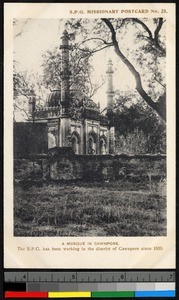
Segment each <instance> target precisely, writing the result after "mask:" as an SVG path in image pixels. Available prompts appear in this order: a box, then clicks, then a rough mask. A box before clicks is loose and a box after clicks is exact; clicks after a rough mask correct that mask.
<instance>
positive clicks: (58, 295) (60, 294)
mask: <svg viewBox="0 0 179 300" xmlns="http://www.w3.org/2000/svg"><path fill="white" fill-rule="evenodd" d="M48 298H91V292H49V293H48Z"/></svg>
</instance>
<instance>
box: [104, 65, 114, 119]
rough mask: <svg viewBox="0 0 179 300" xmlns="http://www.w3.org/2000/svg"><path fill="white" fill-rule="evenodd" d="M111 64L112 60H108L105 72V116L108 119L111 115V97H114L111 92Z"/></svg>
mask: <svg viewBox="0 0 179 300" xmlns="http://www.w3.org/2000/svg"><path fill="white" fill-rule="evenodd" d="M113 73H114V71H113V64H112V60H111V59H109V60H108V64H107V71H106V76H107V91H106V93H107V115H108V117H109V119H110V117H111V116H112V114H113V97H114V90H113Z"/></svg>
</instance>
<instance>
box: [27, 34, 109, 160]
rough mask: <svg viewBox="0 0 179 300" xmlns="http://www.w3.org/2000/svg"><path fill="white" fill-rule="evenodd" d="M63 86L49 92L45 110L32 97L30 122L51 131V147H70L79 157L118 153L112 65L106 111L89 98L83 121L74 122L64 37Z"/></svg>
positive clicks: (107, 72)
mask: <svg viewBox="0 0 179 300" xmlns="http://www.w3.org/2000/svg"><path fill="white" fill-rule="evenodd" d="M61 39H62V43H61V46H60V49H61V58H62V67H61V68H62V70H61V87H60V88H59V89H58V88H57V89H55V90H53V91H51V92H50V94H49V95H48V97H47V100H46V105H45V107H43V108H39V107H37V106H36V100H35V97H34V96H33V95H32V96H31V97H30V98H29V122H33V123H36V124H37V123H45V124H46V126H47V128H48V130H47V131H48V133H47V135H48V148H54V147H59V148H61V147H65V148H66V147H69V148H72V149H73V151H74V153H75V154H77V155H105V154H113V153H115V128H114V124H113V97H114V91H113V73H114V71H113V64H112V61H111V60H109V61H108V64H107V71H106V76H107V92H106V94H107V108H106V109H105V113H104V110H103V113H102V112H100V105H99V104H96V103H95V102H94V101H93V100H92V99H89V100H88V101H87V103H85V104H84V105H83V106H84V107H83V113H82V116H81V118H80V120H75V119H74V118H72V117H71V115H70V113H69V109H70V72H69V51H70V45H69V36H68V32H67V31H66V30H65V31H64V32H63V35H62V38H61Z"/></svg>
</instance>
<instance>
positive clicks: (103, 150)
mask: <svg viewBox="0 0 179 300" xmlns="http://www.w3.org/2000/svg"><path fill="white" fill-rule="evenodd" d="M106 150H107V139H106V137H105V135H102V136H101V137H100V154H102V155H105V154H106V153H107V151H106Z"/></svg>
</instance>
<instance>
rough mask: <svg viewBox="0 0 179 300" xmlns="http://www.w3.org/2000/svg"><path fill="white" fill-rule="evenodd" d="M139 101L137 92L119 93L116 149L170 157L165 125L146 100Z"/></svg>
mask: <svg viewBox="0 0 179 300" xmlns="http://www.w3.org/2000/svg"><path fill="white" fill-rule="evenodd" d="M139 97H140V96H139V95H138V94H137V92H136V93H134V94H132V95H131V94H129V93H127V92H125V93H121V92H119V91H118V92H117V93H116V97H115V98H116V99H115V100H116V107H115V119H114V125H115V129H116V147H117V149H118V150H119V151H120V152H127V153H166V132H165V128H164V126H163V124H162V121H161V119H160V118H158V117H157V115H156V114H155V112H154V110H153V109H152V108H151V107H149V106H148V105H147V104H146V103H145V101H144V100H143V99H140V100H139V99H137V98H139ZM134 99H135V101H134ZM141 102H142V105H141Z"/></svg>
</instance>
